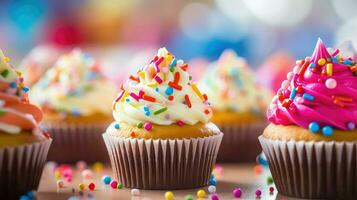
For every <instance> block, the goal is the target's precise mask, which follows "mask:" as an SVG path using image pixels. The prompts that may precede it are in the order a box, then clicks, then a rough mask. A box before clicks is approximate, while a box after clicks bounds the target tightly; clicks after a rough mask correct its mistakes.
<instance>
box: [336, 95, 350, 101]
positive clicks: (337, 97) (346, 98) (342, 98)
mask: <svg viewBox="0 0 357 200" xmlns="http://www.w3.org/2000/svg"><path fill="white" fill-rule="evenodd" d="M332 98H333V99H337V100H340V101H347V102H352V98H351V97H345V96H332Z"/></svg>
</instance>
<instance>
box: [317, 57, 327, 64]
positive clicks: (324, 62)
mask: <svg viewBox="0 0 357 200" xmlns="http://www.w3.org/2000/svg"><path fill="white" fill-rule="evenodd" d="M317 64H318V65H320V66H322V65H325V64H326V59H325V58H320V59H319V60H318V61H317Z"/></svg>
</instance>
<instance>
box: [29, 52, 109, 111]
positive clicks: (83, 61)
mask: <svg viewBox="0 0 357 200" xmlns="http://www.w3.org/2000/svg"><path fill="white" fill-rule="evenodd" d="M99 68H100V65H99V63H98V62H97V61H96V60H95V59H94V58H93V57H91V56H90V55H88V54H85V53H83V52H82V51H81V50H80V49H74V50H73V51H72V52H70V53H68V54H65V55H63V56H61V57H60V58H59V59H58V60H57V62H56V64H55V65H54V66H53V67H52V68H50V69H49V70H48V71H47V72H46V73H45V74H44V76H43V77H42V79H41V80H40V81H38V82H37V83H36V84H35V85H34V86H33V88H32V93H31V94H30V97H31V99H32V100H34V101H35V102H36V103H38V104H40V105H41V106H43V107H44V108H46V109H47V110H49V111H56V112H63V113H70V114H73V115H75V116H77V115H80V116H89V115H92V114H104V115H108V116H110V113H111V109H110V107H109V108H108V106H107V105H108V104H109V105H110V103H111V100H112V99H113V96H115V94H116V87H115V86H114V84H112V83H111V82H110V81H108V80H107V79H106V78H105V77H104V76H103V75H102V74H101V73H100V69H99Z"/></svg>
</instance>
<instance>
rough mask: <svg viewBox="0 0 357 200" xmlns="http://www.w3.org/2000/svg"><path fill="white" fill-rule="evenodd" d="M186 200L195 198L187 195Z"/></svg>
mask: <svg viewBox="0 0 357 200" xmlns="http://www.w3.org/2000/svg"><path fill="white" fill-rule="evenodd" d="M185 200H193V196H192V195H186V196H185Z"/></svg>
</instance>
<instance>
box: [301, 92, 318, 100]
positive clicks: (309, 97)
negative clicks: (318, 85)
mask: <svg viewBox="0 0 357 200" xmlns="http://www.w3.org/2000/svg"><path fill="white" fill-rule="evenodd" d="M302 98H304V99H307V100H309V101H313V100H315V97H314V96H312V95H310V94H307V93H304V94H303V95H302Z"/></svg>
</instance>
